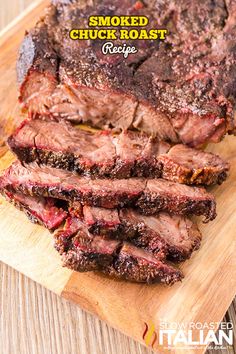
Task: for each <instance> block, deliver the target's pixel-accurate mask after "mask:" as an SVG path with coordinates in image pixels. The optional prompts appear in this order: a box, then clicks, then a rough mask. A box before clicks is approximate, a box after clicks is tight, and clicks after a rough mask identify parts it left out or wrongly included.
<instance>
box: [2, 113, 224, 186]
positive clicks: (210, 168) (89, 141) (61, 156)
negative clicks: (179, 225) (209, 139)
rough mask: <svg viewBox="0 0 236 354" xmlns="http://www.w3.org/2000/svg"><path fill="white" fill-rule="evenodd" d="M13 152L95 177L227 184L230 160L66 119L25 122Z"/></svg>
mask: <svg viewBox="0 0 236 354" xmlns="http://www.w3.org/2000/svg"><path fill="white" fill-rule="evenodd" d="M8 143H9V146H10V148H11V149H12V151H13V152H14V153H15V154H16V155H17V157H18V158H19V159H20V160H22V161H25V162H27V163H29V162H32V161H37V162H38V163H43V164H46V165H49V166H51V167H56V168H61V169H67V170H70V171H75V172H77V173H79V174H82V175H90V176H92V177H112V178H129V177H154V178H157V177H162V176H163V178H165V179H167V180H170V181H175V182H180V183H186V184H207V185H209V184H214V183H221V182H223V181H224V180H225V178H226V177H227V172H228V170H229V164H228V163H226V162H224V161H223V160H222V159H221V158H220V157H219V156H217V155H214V154H211V153H207V152H203V151H199V150H195V149H192V148H189V147H187V146H184V145H176V146H174V147H170V146H169V145H168V144H166V143H162V142H158V140H157V139H154V138H150V137H148V136H147V135H145V134H140V133H135V132H131V131H127V132H123V133H121V134H120V135H115V136H114V135H112V134H111V132H109V131H102V132H97V133H91V132H88V131H85V130H81V129H77V128H75V127H73V126H72V125H71V124H69V123H66V122H60V123H57V122H54V121H50V120H40V119H35V120H31V121H25V122H23V124H22V125H21V126H20V127H19V128H18V129H17V130H16V131H15V133H14V134H13V135H12V136H11V137H10V138H9V139H8Z"/></svg>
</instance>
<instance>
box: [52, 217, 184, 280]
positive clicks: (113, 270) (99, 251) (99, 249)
mask: <svg viewBox="0 0 236 354" xmlns="http://www.w3.org/2000/svg"><path fill="white" fill-rule="evenodd" d="M77 228H78V230H77V233H76V234H75V235H73V237H68V235H67V236H66V237H65V235H62V234H58V233H56V236H55V247H56V249H57V250H58V251H59V252H60V253H61V254H62V259H63V262H64V265H65V266H67V267H69V268H71V269H73V270H76V271H80V272H85V271H91V270H93V271H102V272H104V273H106V274H109V275H111V276H114V277H118V278H122V279H127V280H129V281H135V282H146V283H153V282H156V281H161V282H163V283H166V284H173V283H175V282H176V281H179V280H181V279H182V277H183V275H182V273H181V272H180V271H179V270H178V269H176V268H174V267H173V266H172V265H170V264H168V263H166V262H164V261H163V254H162V253H160V257H159V258H158V256H157V254H156V255H155V257H154V256H153V255H152V254H151V253H149V252H147V251H145V250H142V249H140V248H138V247H135V246H134V245H132V244H130V243H128V242H125V241H120V240H111V239H108V238H106V237H102V236H99V235H95V236H94V235H91V234H90V233H89V232H88V229H87V228H86V226H85V225H84V224H83V223H82V222H79V221H78V219H77ZM62 236H64V237H62Z"/></svg>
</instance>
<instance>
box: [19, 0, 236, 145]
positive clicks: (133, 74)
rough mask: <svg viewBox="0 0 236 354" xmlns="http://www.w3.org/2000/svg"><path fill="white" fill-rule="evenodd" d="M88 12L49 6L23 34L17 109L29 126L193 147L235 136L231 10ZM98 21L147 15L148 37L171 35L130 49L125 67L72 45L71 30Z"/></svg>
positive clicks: (169, 4) (111, 5)
mask: <svg viewBox="0 0 236 354" xmlns="http://www.w3.org/2000/svg"><path fill="white" fill-rule="evenodd" d="M92 3H93V5H91V3H85V2H84V1H81V0H77V1H76V0H74V1H62V0H61V1H59V0H58V1H53V2H52V5H51V6H50V7H49V8H48V10H47V13H46V16H45V17H44V18H43V19H41V20H40V21H39V22H38V24H37V25H36V27H35V28H34V29H33V30H31V31H30V32H27V34H26V37H25V39H24V41H23V44H22V46H21V49H20V56H19V61H18V65H17V71H18V80H19V83H20V85H21V87H20V101H21V102H22V104H23V105H24V107H26V108H28V110H29V112H30V114H31V116H37V115H38V114H41V115H47V116H50V117H53V118H55V119H67V120H70V121H76V122H85V123H89V124H91V125H93V126H96V127H101V128H107V127H115V128H116V129H127V128H136V129H138V130H141V131H144V132H147V133H148V134H152V135H156V136H158V137H159V138H160V140H169V141H172V142H174V143H176V142H182V143H185V144H188V145H191V146H199V145H202V144H204V143H207V142H209V141H212V142H218V141H220V140H221V139H222V137H223V136H224V135H225V134H226V132H232V131H234V130H235V120H234V107H235V101H236V93H235V92H236V90H235V78H236V69H235V68H236V49H235V40H234V39H235V38H234V37H235V36H234V34H235V30H236V20H235V8H236V6H235V3H234V1H224V0H216V1H211V0H200V1H191V2H189V1H188V0H183V1H179V0H174V1H161V0H155V1H154V0H153V1H146V2H145V1H144V2H143V1H138V6H137V1H136V0H126V1H122V2H120V1H112V2H111V1H110V0H103V1H100V0H99V1H98V0H94V1H93V2H92ZM94 13H96V14H99V15H109V16H110V17H112V16H119V15H127V16H130V15H134V16H139V15H145V16H147V17H148V18H149V24H148V26H147V27H146V29H147V30H149V29H151V28H157V27H159V28H167V30H168V34H167V36H166V39H165V40H164V41H161V40H159V39H158V40H140V41H137V40H126V44H127V45H135V46H136V47H137V49H138V51H137V53H136V54H133V55H129V57H128V58H126V59H124V57H123V55H122V54H116V55H114V54H107V55H104V54H102V51H101V47H102V45H103V44H104V43H105V42H106V40H104V41H103V40H92V41H91V40H90V41H89V40H83V41H82V40H71V39H70V38H69V32H70V30H71V29H81V28H87V27H88V18H89V16H90V15H94ZM131 28H132V27H131ZM131 28H130V27H129V29H131ZM90 29H91V28H90ZM115 29H117V32H118V37H119V28H115ZM115 44H120V40H119V39H118V40H117V41H114V45H115Z"/></svg>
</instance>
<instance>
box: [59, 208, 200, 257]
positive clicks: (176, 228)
mask: <svg viewBox="0 0 236 354" xmlns="http://www.w3.org/2000/svg"><path fill="white" fill-rule="evenodd" d="M69 212H70V215H72V217H70V218H69V221H68V224H67V225H66V227H65V229H64V232H63V234H65V235H66V234H68V230H72V233H74V230H75V228H74V227H73V226H74V223H75V220H76V218H77V219H78V218H80V219H81V220H83V223H84V224H85V225H86V226H87V228H88V230H89V232H90V233H92V234H95V235H105V236H109V237H113V238H118V239H124V240H129V241H130V242H131V243H133V244H135V245H136V246H138V247H141V248H144V249H146V250H148V251H150V252H151V253H153V254H154V255H155V252H156V251H157V252H158V256H159V255H160V249H163V250H165V249H166V252H167V254H168V257H169V258H171V259H173V260H177V261H183V260H184V259H187V258H189V257H190V256H191V254H192V252H193V251H194V250H197V249H198V248H199V247H200V242H201V238H202V236H201V233H200V231H199V229H198V227H197V225H196V224H195V223H193V222H192V221H191V220H190V219H188V218H186V217H183V216H177V215H170V214H167V213H163V212H162V213H158V214H157V215H155V216H145V215H142V214H140V213H138V212H137V211H135V210H133V209H121V210H117V209H104V208H97V207H90V206H82V205H81V204H79V203H75V205H74V206H73V207H71V208H70V209H69ZM71 219H72V220H74V223H73V222H71Z"/></svg>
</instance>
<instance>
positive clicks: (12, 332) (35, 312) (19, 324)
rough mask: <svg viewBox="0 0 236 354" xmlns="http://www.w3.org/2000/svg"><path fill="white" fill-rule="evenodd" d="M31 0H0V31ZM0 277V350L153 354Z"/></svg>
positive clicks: (7, 271) (28, 285)
mask: <svg viewBox="0 0 236 354" xmlns="http://www.w3.org/2000/svg"><path fill="white" fill-rule="evenodd" d="M32 2H33V0H10V1H7V2H6V1H5V0H0V30H1V29H3V28H5V27H6V26H7V24H8V23H9V22H10V21H11V20H13V19H14V18H15V17H16V16H17V15H18V14H20V13H21V12H22V11H23V10H24V9H25V8H26V7H27V6H28V5H30V4H31V3H32ZM0 279H1V293H0V353H3V354H19V353H20V354H28V353H29V354H44V353H45V354H56V353H59V354H67V353H68V354H139V353H140V354H141V353H143V354H147V353H152V351H151V350H148V349H146V348H144V347H143V346H142V345H139V344H138V343H136V342H135V341H133V340H131V339H129V338H127V337H126V336H124V335H122V334H121V333H119V332H117V331H115V330H113V329H112V328H110V327H108V326H107V325H106V324H105V323H104V322H101V321H100V320H98V319H97V318H95V317H94V316H92V315H89V314H87V313H85V312H84V311H82V310H81V309H80V308H79V307H78V306H76V305H74V304H71V303H69V302H67V301H65V300H63V299H61V298H59V297H57V296H56V295H54V294H52V293H51V292H50V291H48V290H46V289H44V288H43V287H42V286H40V285H38V284H36V283H35V282H33V281H31V280H29V279H28V278H26V277H25V276H23V275H21V274H19V273H18V272H16V271H15V270H13V269H11V268H10V267H8V266H7V265H5V264H2V263H0ZM219 301H220V300H219ZM224 320H225V321H226V320H231V321H232V322H233V323H234V328H235V333H236V300H235V301H234V302H233V303H232V305H231V306H230V308H229V310H228V312H227V314H226V316H225V319H224ZM235 336H236V335H235ZM234 348H235V349H236V346H234ZM214 352H216V351H209V352H208V354H209V353H214ZM233 352H234V351H233V349H232V348H229V349H228V350H224V351H219V350H217V353H219V354H220V353H233Z"/></svg>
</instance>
